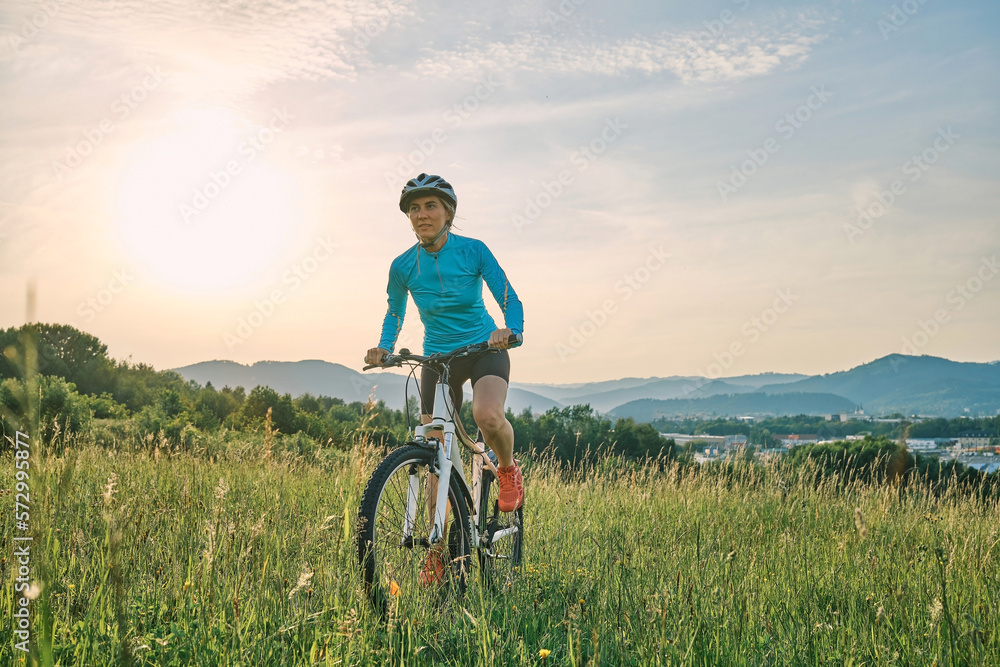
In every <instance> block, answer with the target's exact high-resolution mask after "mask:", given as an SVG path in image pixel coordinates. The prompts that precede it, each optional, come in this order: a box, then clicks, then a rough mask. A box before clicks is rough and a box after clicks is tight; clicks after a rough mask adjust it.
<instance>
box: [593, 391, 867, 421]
mask: <svg viewBox="0 0 1000 667" xmlns="http://www.w3.org/2000/svg"><path fill="white" fill-rule="evenodd" d="M853 411H854V403H852V402H851V401H849V400H847V399H846V398H844V397H842V396H835V395H833V394H805V393H792V394H766V393H764V392H755V393H751V394H726V395H724V396H710V397H708V398H674V399H668V400H661V401H657V400H652V399H640V400H638V401H630V402H628V403H626V404H625V405H620V406H618V407H617V408H615V409H614V410H612V411H611V412H609V413H608V414H609V416H612V417H632V418H633V419H635V420H636V421H637V422H650V421H653V420H654V419H657V418H659V417H667V418H673V417H681V418H683V417H716V416H718V417H723V416H730V415H752V416H765V415H766V416H771V415H774V416H783V415H800V414H806V415H817V414H827V413H839V412H853Z"/></svg>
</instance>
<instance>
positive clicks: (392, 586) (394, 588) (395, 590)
mask: <svg viewBox="0 0 1000 667" xmlns="http://www.w3.org/2000/svg"><path fill="white" fill-rule="evenodd" d="M389 595H392V596H393V597H398V596H399V584H397V583H396V582H395V581H390V582H389Z"/></svg>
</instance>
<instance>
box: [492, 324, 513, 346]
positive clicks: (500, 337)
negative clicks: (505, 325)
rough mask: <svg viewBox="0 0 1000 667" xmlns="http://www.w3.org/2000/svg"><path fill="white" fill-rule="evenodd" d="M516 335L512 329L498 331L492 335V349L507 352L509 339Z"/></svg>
mask: <svg viewBox="0 0 1000 667" xmlns="http://www.w3.org/2000/svg"><path fill="white" fill-rule="evenodd" d="M513 335H514V332H513V331H511V330H510V329H497V330H496V331H494V332H493V333H491V334H490V347H495V348H497V349H499V350H506V349H507V348H508V347H510V345H508V344H507V339H508V338H510V337H511V336H513Z"/></svg>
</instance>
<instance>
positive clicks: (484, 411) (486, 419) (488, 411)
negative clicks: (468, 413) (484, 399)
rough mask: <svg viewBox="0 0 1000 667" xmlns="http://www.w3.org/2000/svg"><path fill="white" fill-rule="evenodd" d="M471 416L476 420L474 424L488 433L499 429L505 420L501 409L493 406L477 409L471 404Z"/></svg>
mask: <svg viewBox="0 0 1000 667" xmlns="http://www.w3.org/2000/svg"><path fill="white" fill-rule="evenodd" d="M472 416H473V418H474V419H475V420H476V425H477V426H478V427H479V428H481V429H483V430H484V431H486V432H488V433H494V432H496V431H499V430H500V429H501V428H503V425H504V423H505V422H506V421H507V418H506V417H505V416H504V413H503V410H498V409H496V408H495V407H493V406H486V407H479V409H476V407H475V406H473V410H472Z"/></svg>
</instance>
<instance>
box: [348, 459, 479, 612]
mask: <svg viewBox="0 0 1000 667" xmlns="http://www.w3.org/2000/svg"><path fill="white" fill-rule="evenodd" d="M436 467H437V451H436V450H432V449H428V448H426V447H422V446H419V445H406V446H404V447H401V448H399V449H396V450H394V451H392V452H389V454H388V455H386V457H385V458H384V459H382V461H381V463H379V464H378V466H377V467H376V468H375V471H374V472H373V473H372V476H371V478H370V479H369V480H368V485H367V486H366V487H365V492H364V495H363V496H362V500H361V506H360V507H359V509H358V562H359V565H360V566H361V574H362V578H363V580H364V587H365V592H366V594H367V596H368V599H369V600H370V601H371V604H372V606H373V607H374V609H375V611H376V612H378V613H379V614H381V615H382V616H385V615H386V614H387V613H388V611H389V607H390V603H391V602H395V604H396V605H397V609H398V610H399V611H400V612H401V613H402V614H403V615H405V616H413V615H419V614H421V613H426V612H427V611H428V610H433V609H435V608H439V607H441V606H443V605H445V604H447V602H448V601H449V600H452V599H459V598H461V597H462V596H463V595H464V594H465V589H466V585H467V583H468V572H469V569H470V566H471V544H470V534H469V527H470V524H469V511H468V507H467V506H466V503H465V500H464V498H463V494H462V491H461V488H460V486H459V483H458V481H457V480H456V479H455V475H456V473H454V472H453V473H452V477H451V480H450V484H449V490H448V498H449V500H450V505H451V511H450V512H449V513H448V524H447V525H448V538H447V539H448V556H449V562H448V564H447V566H446V568H445V577H444V579H445V580H444V582H443V583H442V584H441V585H439V586H438V585H433V586H425V585H423V583H422V582H421V581H420V571H421V569H422V566H423V563H424V559H425V558H426V557H427V553H428V551H429V547H430V545H429V543H428V542H427V538H428V536H429V534H430V521H429V516H430V512H428V511H427V508H426V501H425V497H426V480H427V475H428V474H430V471H431V470H432V469H436ZM411 474H415V475H417V478H418V481H417V497H416V498H415V504H416V510H417V511H416V517H415V518H416V520H415V522H414V530H413V535H412V539H411V540H410V541H409V544H406V541H405V540H404V539H403V533H404V531H403V524H404V522H405V516H406V501H407V497H408V496H409V489H410V486H409V478H410V475H411Z"/></svg>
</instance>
